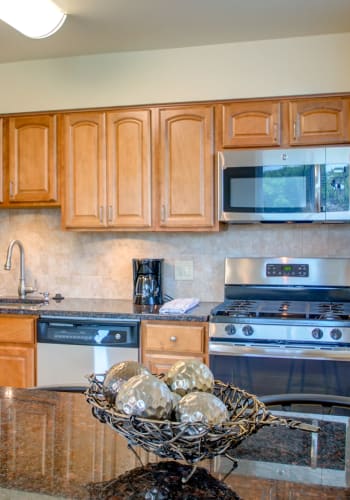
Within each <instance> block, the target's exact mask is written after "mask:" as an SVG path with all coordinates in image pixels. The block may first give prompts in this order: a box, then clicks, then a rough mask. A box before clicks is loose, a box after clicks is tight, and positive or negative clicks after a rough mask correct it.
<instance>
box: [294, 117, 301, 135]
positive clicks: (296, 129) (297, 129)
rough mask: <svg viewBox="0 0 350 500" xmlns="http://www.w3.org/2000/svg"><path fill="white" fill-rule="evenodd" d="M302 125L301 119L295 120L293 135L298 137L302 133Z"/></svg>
mask: <svg viewBox="0 0 350 500" xmlns="http://www.w3.org/2000/svg"><path fill="white" fill-rule="evenodd" d="M299 129H300V126H299V119H298V118H296V119H295V120H294V123H293V135H294V139H296V138H297V137H298V136H299V135H300V131H299Z"/></svg>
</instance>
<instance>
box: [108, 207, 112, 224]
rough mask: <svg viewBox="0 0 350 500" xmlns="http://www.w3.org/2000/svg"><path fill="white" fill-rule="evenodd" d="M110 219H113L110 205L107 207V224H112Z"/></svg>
mask: <svg viewBox="0 0 350 500" xmlns="http://www.w3.org/2000/svg"><path fill="white" fill-rule="evenodd" d="M112 219H113V209H112V205H108V222H112Z"/></svg>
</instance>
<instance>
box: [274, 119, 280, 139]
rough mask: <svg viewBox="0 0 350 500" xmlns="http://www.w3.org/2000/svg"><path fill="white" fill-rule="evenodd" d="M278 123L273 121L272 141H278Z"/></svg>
mask: <svg viewBox="0 0 350 500" xmlns="http://www.w3.org/2000/svg"><path fill="white" fill-rule="evenodd" d="M279 127H280V126H279V123H275V124H274V126H273V141H274V142H278V130H279Z"/></svg>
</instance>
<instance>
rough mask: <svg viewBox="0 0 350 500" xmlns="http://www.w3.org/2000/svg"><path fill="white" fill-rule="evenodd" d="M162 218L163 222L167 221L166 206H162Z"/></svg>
mask: <svg viewBox="0 0 350 500" xmlns="http://www.w3.org/2000/svg"><path fill="white" fill-rule="evenodd" d="M160 218H161V220H162V222H164V221H165V205H162V208H161V214H160Z"/></svg>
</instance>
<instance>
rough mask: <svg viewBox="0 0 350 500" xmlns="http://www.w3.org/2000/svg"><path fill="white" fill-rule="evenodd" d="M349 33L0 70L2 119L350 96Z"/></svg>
mask: <svg viewBox="0 0 350 500" xmlns="http://www.w3.org/2000/svg"><path fill="white" fill-rule="evenodd" d="M349 47H350V33H347V34H343V35H327V36H318V37H301V38H292V39H283V40H266V41H260V42H249V43H236V44H223V45H212V46H206V47H192V48H187V49H174V50H155V51H145V52H130V53H117V54H105V55H98V56H86V57H73V58H62V59H51V60H43V61H30V62H22V63H11V64H2V65H0V81H1V95H0V113H11V112H17V111H18V112H21V111H29V110H42V109H43V110H44V109H55V108H61V109H62V108H79V107H94V106H95V107H96V106H111V105H127V104H144V103H160V102H180V101H188V100H206V99H230V98H237V97H255V96H274V95H290V94H312V93H320V92H348V91H350V65H349Z"/></svg>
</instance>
